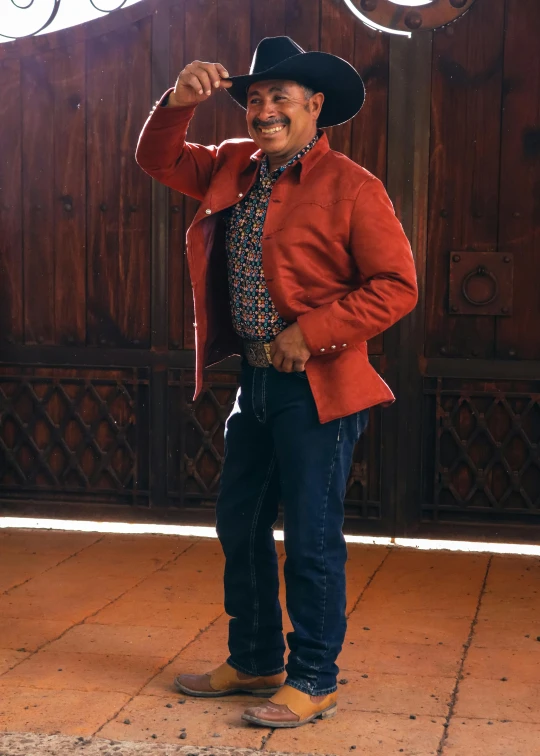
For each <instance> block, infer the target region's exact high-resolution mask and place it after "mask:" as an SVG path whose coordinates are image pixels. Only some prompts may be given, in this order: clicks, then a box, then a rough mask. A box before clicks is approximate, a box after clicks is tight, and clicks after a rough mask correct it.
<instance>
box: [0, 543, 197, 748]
mask: <svg viewBox="0 0 540 756" xmlns="http://www.w3.org/2000/svg"><path fill="white" fill-rule="evenodd" d="M103 538H105V536H103V537H102V538H100V539H99V540H98V541H95V542H94V543H99V542H100V541H102V540H103ZM197 542H198V541H195V542H194V543H190V544H189V546H187V548H185V549H184V551H181V552H180V554H177V555H176V556H175V557H174V558H172V559H169V561H167V562H165V563H164V564H162V565H161V566H160V567H158V568H157V569H156V570H153V571H152V572H149V573H148V574H147V575H145V576H144V577H143V578H141V580H139V582H138V583H135V585H131V586H130V587H129V588H126V590H125V591H124V592H123V593H121V594H120V595H118V596H115V598H113V599H111V600H110V601H109V602H108V603H106V604H104V605H103V606H100V607H99V609H96V611H95V612H92V614H88V615H87V616H86V617H84V618H83V619H82V620H81V621H80V622H75V623H74V624H72V625H70V626H69V627H66V629H65V630H64V632H62V633H60V635H58V636H57V637H56V638H51V639H50V640H48V641H45V643H42V644H41V646H38V647H37V648H36V649H35V650H34V651H32V652H31V653H30V654H29V655H28V656H25V657H24V659H20V660H19V661H18V662H16V663H15V664H14V665H13V666H12V667H9V669H6V670H4V672H2V673H0V678H2V677H3V676H4V675H7V674H8V673H9V672H11V671H12V670H13V669H15V668H16V667H18V666H19V665H21V664H23V663H24V662H25V661H28V659H31V658H32V657H33V656H35V655H36V654H37V653H39V652H40V651H42V650H43V649H44V648H45V647H46V646H48V645H50V644H51V643H54V642H55V641H57V640H60V638H63V637H64V635H65V634H66V633H68V632H69V631H70V630H72V629H73V628H74V627H79V626H80V625H84V624H85V622H86V620H87V619H89V618H90V617H95V616H96V614H99V612H102V611H103V610H104V609H106V608H107V607H108V606H111V604H114V603H115V602H116V601H118V600H119V599H121V598H122V597H123V596H125V595H126V593H129V591H131V590H133V589H134V588H137V587H138V586H139V585H140V584H141V583H144V581H145V580H146V579H147V578H149V577H150V576H151V575H155V574H156V573H157V572H160V570H163V569H164V568H165V567H168V566H169V565H170V564H173V563H174V562H175V561H176V560H177V559H180V557H181V556H183V555H184V554H186V553H187V552H188V551H189V550H190V549H192V548H193V547H194V546H195V544H196V543H197ZM91 545H92V546H93V545H94V544H91ZM86 548H90V547H89V546H88V547H86ZM82 551H84V549H81V551H79V552H77V553H79V554H80V553H81V552H82ZM73 556H75V555H73ZM63 561H66V560H63ZM59 564H62V562H59ZM51 569H53V568H52V567H51ZM41 574H44V573H41ZM36 690H38V689H37V688H36ZM0 756H1V754H0Z"/></svg>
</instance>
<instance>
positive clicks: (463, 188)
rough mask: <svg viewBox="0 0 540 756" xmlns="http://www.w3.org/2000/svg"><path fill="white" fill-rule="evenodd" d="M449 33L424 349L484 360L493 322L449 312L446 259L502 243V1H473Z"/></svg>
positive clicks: (440, 47) (437, 108)
mask: <svg viewBox="0 0 540 756" xmlns="http://www.w3.org/2000/svg"><path fill="white" fill-rule="evenodd" d="M450 31H451V32H452V33H451V34H449V33H448V31H438V32H436V33H435V37H434V46H433V71H432V76H433V79H432V81H433V90H432V127H431V162H430V189H429V206H430V210H429V219H428V263H427V290H426V331H427V333H426V344H425V349H426V354H427V355H428V356H435V355H440V354H447V355H450V356H462V357H470V356H473V357H486V358H487V357H492V356H493V354H494V350H495V323H494V319H493V318H492V317H487V316H477V317H472V316H471V317H469V316H459V315H457V316H450V315H449V313H448V264H449V262H448V261H449V253H450V251H454V250H456V251H457V250H475V249H483V250H493V249H495V248H496V245H497V213H498V201H499V153H500V114H501V88H502V65H503V33H504V0H493V2H490V3H482V2H480V3H476V4H475V5H474V6H473V7H472V9H471V11H470V12H469V13H468V14H467V15H466V16H464V17H463V18H462V19H461V20H460V21H459V23H456V24H455V25H453V26H452V27H450ZM411 86H414V83H413V82H411ZM411 115H412V114H411Z"/></svg>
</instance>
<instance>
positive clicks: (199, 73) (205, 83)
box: [193, 66, 213, 95]
mask: <svg viewBox="0 0 540 756" xmlns="http://www.w3.org/2000/svg"><path fill="white" fill-rule="evenodd" d="M193 73H194V74H195V76H196V77H197V78H198V79H199V81H200V82H201V88H202V90H203V92H204V94H205V95H211V94H212V86H213V85H212V78H211V76H210V74H209V73H208V72H207V70H206V68H205V67H204V66H197V68H195V69H194V71H193Z"/></svg>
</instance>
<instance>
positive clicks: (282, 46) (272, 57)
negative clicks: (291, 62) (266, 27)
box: [249, 37, 305, 75]
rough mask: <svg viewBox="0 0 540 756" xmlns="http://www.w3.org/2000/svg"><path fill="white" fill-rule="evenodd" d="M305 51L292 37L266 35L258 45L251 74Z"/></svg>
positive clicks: (260, 71)
mask: <svg viewBox="0 0 540 756" xmlns="http://www.w3.org/2000/svg"><path fill="white" fill-rule="evenodd" d="M303 52H305V50H302V48H301V47H300V45H297V44H296V42H294V41H293V40H292V39H291V38H290V37H265V38H264V39H262V40H261V41H260V42H259V44H258V45H257V49H256V50H255V53H254V55H253V60H252V61H251V68H250V69H249V73H250V75H252V74H258V73H263V72H264V71H267V70H268V69H269V68H273V67H274V66H276V65H277V64H278V63H281V62H282V61H284V60H287V59H288V58H292V57H293V56H294V55H300V53H303Z"/></svg>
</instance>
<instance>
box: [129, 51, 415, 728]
mask: <svg viewBox="0 0 540 756" xmlns="http://www.w3.org/2000/svg"><path fill="white" fill-rule="evenodd" d="M220 90H226V91H228V93H229V95H231V96H232V97H233V98H234V99H235V100H236V101H237V102H238V103H239V104H240V105H241V106H242V107H243V108H245V109H246V115H247V128H248V131H249V135H250V137H251V139H234V140H228V141H225V142H223V143H222V144H221V145H220V146H219V147H215V146H202V145H199V144H195V143H191V142H187V141H186V132H187V128H188V125H189V122H190V120H191V118H192V116H193V113H194V110H195V108H196V107H198V106H199V105H201V104H202V103H204V101H205V100H207V99H208V98H209V97H211V96H212V94H213V93H214V92H219V91H220ZM363 101H364V85H363V82H362V79H361V78H360V76H359V74H358V73H357V72H356V71H355V69H354V68H353V67H352V66H350V65H349V64H348V63H347V62H346V61H344V60H342V59H341V58H338V57H336V56H334V55H329V54H327V53H321V52H307V53H306V52H304V51H303V50H302V49H301V48H300V47H298V45H296V44H295V43H294V42H293V41H292V40H291V39H289V38H288V37H274V38H268V39H264V40H263V41H262V42H261V43H260V44H259V46H258V47H257V50H256V52H255V55H254V58H253V63H252V66H251V69H250V73H249V74H247V75H244V76H235V77H229V74H228V73H227V71H226V69H225V68H224V67H223V66H222V65H221V64H219V63H205V62H201V61H194V62H193V63H190V64H189V65H188V66H186V68H185V69H184V70H183V71H182V72H181V73H180V75H179V77H178V80H177V82H176V85H175V87H174V89H171V90H169V91H168V92H167V93H166V94H165V95H164V97H163V98H162V100H161V101H160V102H158V103H156V107H155V108H154V110H153V112H152V113H151V115H150V118H149V119H148V121H147V122H146V124H145V126H144V129H143V131H142V134H141V137H140V140H139V145H138V148H137V161H138V162H139V165H140V166H141V167H142V168H143V169H144V170H145V171H146V172H147V173H149V174H150V175H151V176H153V177H154V178H156V179H157V180H158V181H161V182H162V183H164V184H166V185H167V186H170V187H172V188H173V189H175V190H177V191H180V192H183V193H184V194H187V195H189V196H190V197H194V198H195V199H198V200H200V201H201V205H200V208H199V210H198V212H197V214H196V216H195V218H194V221H193V223H192V225H191V227H190V229H189V231H188V234H187V254H188V262H189V267H190V273H191V280H192V284H193V294H194V303H195V320H196V363H197V368H196V375H197V379H196V389H195V392H196V397H197V396H198V395H199V393H200V391H201V388H202V372H203V368H204V367H208V366H210V365H212V364H215V363H216V362H218V361H220V360H222V359H224V358H225V357H228V356H230V355H233V354H239V355H241V356H242V368H241V375H240V388H239V391H238V394H237V397H236V403H235V405H234V408H233V411H232V413H231V415H230V417H229V418H228V420H227V423H226V428H225V462H224V467H223V472H222V476H221V482H220V491H219V497H218V502H217V512H216V514H217V532H218V536H219V539H220V541H221V544H222V547H223V551H224V554H225V609H226V611H227V613H228V614H229V615H230V617H231V620H230V623H229V658H228V659H227V660H226V661H224V663H223V664H222V665H221V666H219V667H218V668H217V669H214V670H212V671H210V672H206V671H202V673H201V674H199V675H187V674H180V675H179V676H178V677H177V679H176V681H175V684H176V687H177V689H178V690H180V691H182V692H184V693H186V694H188V695H193V696H204V697H220V696H224V695H230V694H232V693H239V692H242V693H252V694H255V695H263V696H271V698H270V700H269V701H268V702H267V703H265V704H264V705H262V706H255V707H252V708H249V709H247V710H246V711H245V712H244V714H243V718H244V719H245V720H246V721H248V722H251V723H253V724H258V725H264V726H270V727H296V726H298V725H302V724H305V723H306V722H309V721H312V720H313V719H315V718H318V717H321V718H325V717H330V716H332V715H334V714H335V713H336V711H337V685H336V679H337V673H338V667H337V665H336V659H337V657H338V655H339V652H340V650H341V647H342V644H343V639H344V636H345V629H346V617H345V606H346V597H345V563H346V559H347V550H346V546H345V541H344V538H343V533H342V527H343V517H344V511H343V502H344V497H345V489H346V483H347V478H348V474H349V471H350V466H351V461H352V455H353V450H354V447H355V444H356V442H357V441H358V439H359V437H360V435H361V434H362V433H363V431H364V430H365V428H366V425H367V421H368V413H369V408H370V407H373V406H374V405H377V404H389V403H390V402H392V401H393V395H392V392H391V391H390V389H389V388H388V386H387V385H386V384H385V383H384V381H383V380H382V379H381V378H380V376H378V375H377V373H376V372H375V371H374V370H373V368H372V367H371V365H370V363H369V360H368V357H367V347H366V342H367V340H368V339H370V338H372V337H374V336H376V335H377V334H379V333H381V332H382V331H384V330H386V329H387V328H388V327H389V326H391V325H392V324H393V323H395V322H396V321H397V320H399V319H400V318H401V317H403V316H404V315H406V314H407V313H408V312H409V311H410V310H412V308H413V307H414V305H415V304H416V300H417V288H416V276H415V270H414V264H413V259H412V255H411V249H410V246H409V243H408V241H407V239H406V237H405V234H404V233H403V229H402V227H401V225H400V223H399V221H398V220H397V218H396V216H395V214H394V211H393V208H392V205H391V203H390V200H389V199H388V196H387V194H386V191H385V190H384V187H383V185H382V184H381V182H380V181H379V180H378V179H377V178H375V177H374V176H373V175H371V174H370V173H368V171H366V170H364V169H363V168H361V167H360V166H358V165H357V164H356V163H354V162H352V161H351V160H349V159H348V158H347V157H345V156H344V155H342V154H340V153H337V152H334V151H333V150H331V149H330V146H329V143H328V139H327V136H326V134H325V132H324V130H323V129H324V127H327V126H333V125H336V124H339V123H343V122H345V121H347V120H349V119H351V118H352V117H354V116H355V115H356V113H358V111H359V110H360V108H361V106H362V104H363ZM201 107H203V108H204V104H202V105H201ZM179 253H180V252H179ZM280 501H281V502H282V504H283V515H284V531H285V550H286V557H287V558H286V562H285V581H286V589H287V610H288V613H289V617H290V620H291V623H292V626H293V632H291V633H290V634H289V635H288V636H287V640H288V645H289V651H290V653H289V656H288V660H287V666H286V667H285V666H284V653H285V643H284V639H283V625H282V613H281V607H280V603H279V596H278V589H279V585H278V568H277V557H276V550H275V545H274V539H273V532H272V526H273V524H274V522H275V520H276V518H277V513H278V504H279V502H280ZM285 670H286V671H285Z"/></svg>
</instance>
